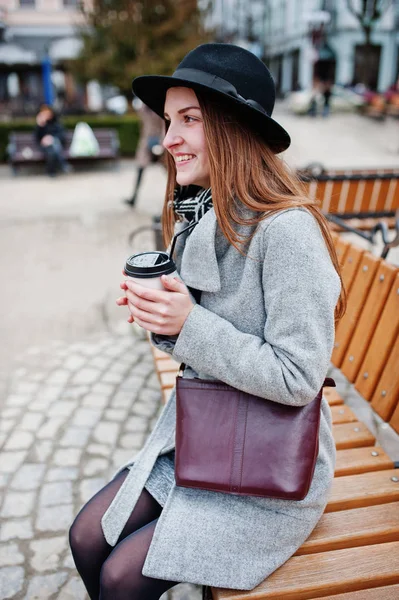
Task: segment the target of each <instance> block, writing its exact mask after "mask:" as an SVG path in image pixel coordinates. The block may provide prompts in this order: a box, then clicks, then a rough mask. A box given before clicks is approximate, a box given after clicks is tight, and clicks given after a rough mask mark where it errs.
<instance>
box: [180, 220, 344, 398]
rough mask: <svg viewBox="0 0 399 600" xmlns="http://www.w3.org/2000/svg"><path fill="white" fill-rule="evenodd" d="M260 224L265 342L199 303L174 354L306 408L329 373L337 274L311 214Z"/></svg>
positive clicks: (205, 370) (246, 386) (200, 369)
mask: <svg viewBox="0 0 399 600" xmlns="http://www.w3.org/2000/svg"><path fill="white" fill-rule="evenodd" d="M265 227H266V228H265V231H264V262H263V265H262V287H263V296H264V312H265V325H264V334H263V337H257V336H255V335H252V334H249V333H244V332H242V331H239V330H238V329H237V328H236V327H234V326H233V325H232V323H230V322H229V321H227V320H226V319H224V318H222V317H221V316H219V315H217V314H215V313H213V312H211V311H209V310H207V309H205V308H204V307H202V306H199V305H197V306H195V307H194V308H193V309H192V311H191V313H190V314H189V316H188V318H187V320H186V321H185V323H184V326H183V328H182V330H181V332H180V334H179V337H178V339H177V341H176V343H175V346H174V349H173V357H174V358H175V359H176V360H178V361H181V362H184V363H186V364H188V365H190V366H191V367H192V368H193V369H195V370H196V371H197V372H198V373H204V374H207V375H209V376H211V377H213V378H216V379H219V380H221V381H224V382H225V383H227V384H229V385H232V386H233V387H236V388H238V389H241V390H243V391H246V392H248V393H251V394H255V395H257V396H260V397H262V398H268V399H269V400H273V401H275V402H280V403H282V404H290V405H296V406H303V405H305V404H307V403H308V402H310V401H311V400H312V399H313V398H314V397H315V396H316V394H317V393H318V391H319V390H320V388H321V385H322V383H323V380H324V377H325V375H326V372H327V369H328V365H329V360H330V356H331V351H332V347H333V341H334V309H335V305H336V302H337V299H338V296H339V291H340V282H339V277H338V275H337V273H336V271H335V269H334V266H333V264H332V262H331V259H330V256H329V253H328V250H327V247H326V244H325V242H324V239H323V237H322V234H321V231H320V228H319V225H318V223H317V221H316V220H315V219H314V217H313V216H312V215H311V214H310V213H308V212H306V211H303V210H293V211H287V212H284V213H281V214H280V215H277V216H275V217H274V219H272V220H271V222H270V223H269V224H268V225H266V226H265ZM249 293H250V291H249Z"/></svg>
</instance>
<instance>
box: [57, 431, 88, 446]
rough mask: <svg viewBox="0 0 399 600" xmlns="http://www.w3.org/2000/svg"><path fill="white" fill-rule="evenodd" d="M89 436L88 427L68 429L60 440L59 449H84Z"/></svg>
mask: <svg viewBox="0 0 399 600" xmlns="http://www.w3.org/2000/svg"><path fill="white" fill-rule="evenodd" d="M90 434H91V429H90V428H89V427H86V428H83V427H69V428H68V429H67V431H66V432H65V433H64V435H63V437H62V438H61V440H60V446H61V447H67V448H84V446H86V444H87V440H88V439H89V437H90Z"/></svg>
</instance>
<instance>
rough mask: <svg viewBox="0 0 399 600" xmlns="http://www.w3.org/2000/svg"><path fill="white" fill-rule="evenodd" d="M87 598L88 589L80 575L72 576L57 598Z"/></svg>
mask: <svg viewBox="0 0 399 600" xmlns="http://www.w3.org/2000/svg"><path fill="white" fill-rule="evenodd" d="M86 598H87V595H86V590H85V587H84V585H83V583H82V580H81V579H80V578H79V577H72V578H71V579H70V580H69V581H68V583H67V584H66V585H65V586H64V587H63V588H62V590H61V592H60V594H59V595H58V596H57V600H86Z"/></svg>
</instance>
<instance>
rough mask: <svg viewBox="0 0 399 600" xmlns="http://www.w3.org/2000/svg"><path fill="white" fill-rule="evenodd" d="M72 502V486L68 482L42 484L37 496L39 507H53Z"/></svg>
mask: <svg viewBox="0 0 399 600" xmlns="http://www.w3.org/2000/svg"><path fill="white" fill-rule="evenodd" d="M71 502H72V484H71V482H70V481H56V482H52V483H44V484H43V487H42V490H41V492H40V496H39V503H40V505H41V506H54V505H59V504H69V503H71Z"/></svg>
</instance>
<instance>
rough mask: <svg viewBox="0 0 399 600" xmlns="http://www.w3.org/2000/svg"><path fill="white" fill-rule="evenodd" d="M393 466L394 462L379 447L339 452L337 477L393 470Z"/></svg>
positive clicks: (336, 468)
mask: <svg viewBox="0 0 399 600" xmlns="http://www.w3.org/2000/svg"><path fill="white" fill-rule="evenodd" d="M373 454H374V455H375V454H376V456H373ZM393 466H394V465H393V461H392V460H391V459H390V458H389V456H388V455H387V454H386V453H385V452H384V450H383V449H382V448H380V447H379V446H378V447H377V446H371V447H370V446H368V447H366V448H351V449H350V450H338V452H337V461H336V465H335V477H342V476H344V475H356V474H358V473H371V472H373V471H382V470H384V469H393Z"/></svg>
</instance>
